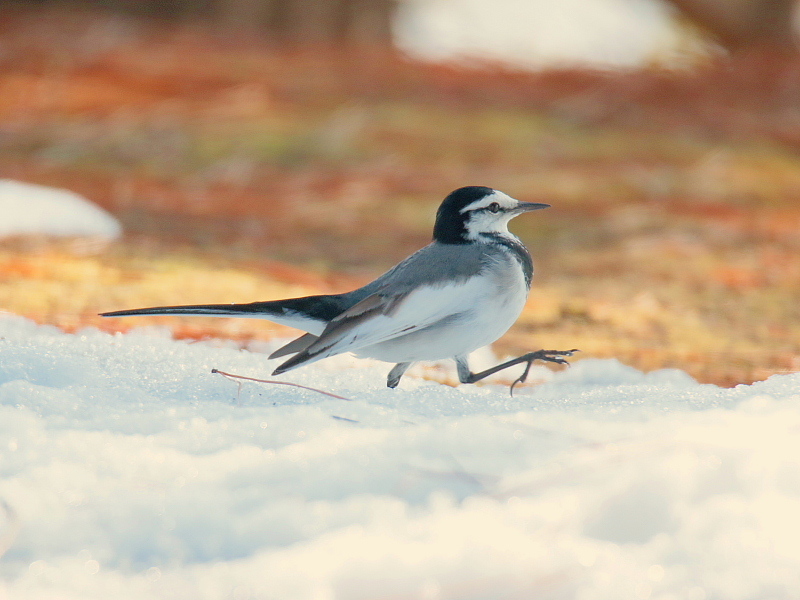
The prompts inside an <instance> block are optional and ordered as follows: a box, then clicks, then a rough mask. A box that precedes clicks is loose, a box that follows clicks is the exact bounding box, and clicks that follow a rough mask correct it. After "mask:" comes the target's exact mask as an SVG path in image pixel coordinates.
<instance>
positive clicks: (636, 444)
mask: <svg viewBox="0 0 800 600" xmlns="http://www.w3.org/2000/svg"><path fill="white" fill-rule="evenodd" d="M279 343H280V342H279V341H276V342H275V344H273V345H265V346H264V347H262V348H259V349H260V350H262V351H267V350H269V348H272V347H275V346H277V345H278V344H279ZM479 358H480V359H481V360H483V361H487V360H489V359H488V357H487V356H486V355H483V356H482V357H481V356H479ZM213 367H216V368H219V369H222V370H226V371H230V372H234V373H238V374H242V375H249V376H255V377H264V376H268V374H269V372H270V370H271V368H272V367H273V361H268V360H267V359H266V355H265V354H263V353H261V352H255V351H247V350H239V349H237V348H235V347H234V346H233V345H231V344H230V343H227V342H223V341H213V342H197V343H191V342H188V341H175V340H173V339H171V337H170V334H169V332H168V331H165V330H161V329H142V330H137V331H134V332H132V333H129V334H125V335H122V334H117V335H109V334H107V333H102V332H99V331H97V330H94V329H87V330H84V331H81V332H79V333H77V334H75V335H68V334H65V333H63V332H61V331H59V330H58V329H56V328H53V327H50V326H38V325H36V324H34V323H32V322H30V321H27V320H24V319H22V318H20V317H15V316H5V317H2V318H0V505H2V506H5V507H6V508H5V511H4V512H3V514H2V516H0V551H2V549H4V548H7V551H6V553H5V556H4V557H3V560H2V562H0V598H9V599H13V600H18V599H34V598H35V599H51V598H58V599H67V600H71V599H75V600H77V599H81V600H91V599H95V598H96V599H104V600H107V599H109V598H114V599H115V600H125V599H162V598H163V599H170V600H180V599H187V600H188V599H192V600H196V599H239V600H241V599H247V598H254V599H265V600H267V599H281V600H295V599H297V600H333V599H348V600H350V599H353V600H355V599H364V600H368V599H369V600H373V599H376V598H393V599H406V598H410V599H475V600H477V599H486V600H495V599H499V598H503V599H534V598H535V599H537V600H541V599H556V598H557V599H578V600H592V599H604V600H605V599H608V600H612V599H613V600H620V599H642V600H648V599H659V600H668V599H671V600H677V599H681V600H684V599H686V600H703V599H706V600H711V599H730V600H739V599H742V600H744V599H752V600H766V599H769V600H774V599H787V600H788V599H796V598H798V597H800V518H798V515H800V452H799V451H798V450H800V443H799V442H798V439H799V438H798V435H800V374H793V375H779V376H773V377H771V378H770V379H769V380H767V381H764V382H761V383H757V384H754V385H751V386H739V387H737V388H735V389H722V388H718V387H716V386H713V385H700V384H697V383H696V382H694V381H693V380H692V379H691V378H690V377H689V376H687V375H686V374H685V373H683V372H680V371H676V370H666V371H657V372H653V373H649V374H643V373H640V372H638V371H636V370H634V369H632V368H629V367H626V366H624V365H622V364H620V363H619V362H617V361H614V360H593V359H584V360H579V361H577V362H575V364H574V366H573V367H571V368H570V369H568V370H566V371H563V372H560V373H557V374H552V373H551V372H550V371H547V370H546V369H545V368H543V367H541V368H539V369H538V370H537V371H536V373H534V377H536V378H540V379H544V380H545V382H544V383H542V384H540V385H538V386H529V387H524V388H522V389H520V390H519V392H518V394H517V395H516V396H515V397H514V398H513V399H512V398H509V396H508V391H507V388H506V387H505V386H500V385H497V384H490V385H487V386H482V387H479V386H459V387H457V388H451V387H447V386H445V385H441V384H438V383H435V382H430V381H426V380H423V379H420V378H419V377H414V376H407V377H406V378H405V379H404V380H403V381H402V382H401V384H400V387H399V388H398V389H396V390H389V389H386V388H385V387H384V379H385V376H386V372H387V371H388V368H389V366H388V365H386V364H383V363H377V362H371V361H367V360H358V359H355V358H352V357H349V356H339V357H334V358H332V359H327V360H324V361H321V362H320V363H318V364H315V365H312V366H309V367H308V368H304V369H298V370H297V371H293V372H292V373H291V375H292V377H288V376H287V377H285V379H286V380H290V381H295V382H298V383H302V384H307V385H313V386H316V387H320V388H323V389H326V390H328V391H332V392H336V393H338V394H341V395H344V396H347V397H348V398H351V399H352V400H350V401H346V400H335V399H332V398H329V397H326V396H322V395H319V394H317V393H314V392H310V391H304V390H300V389H295V388H287V387H285V386H266V385H262V384H254V383H245V384H243V385H242V386H241V390H240V392H239V394H238V399H237V387H238V386H237V384H236V383H234V382H232V381H230V380H228V379H225V378H224V377H222V376H220V375H213V374H211V373H210V371H211V369H212V368H213ZM0 512H2V511H0Z"/></svg>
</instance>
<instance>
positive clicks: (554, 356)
mask: <svg viewBox="0 0 800 600" xmlns="http://www.w3.org/2000/svg"><path fill="white" fill-rule="evenodd" d="M575 352H578V350H577V349H573V350H537V351H536V352H528V353H527V354H523V355H522V356H520V357H517V358H512V359H511V360H507V361H506V362H504V363H500V364H499V365H496V366H494V367H491V368H489V369H486V370H485V371H481V372H480V373H473V372H472V371H470V370H469V364H468V363H467V359H466V357H464V356H459V357H456V366H457V367H458V380H459V381H460V382H461V383H475V382H476V381H480V380H481V379H484V378H485V377H488V376H489V375H493V374H495V373H497V372H498V371H502V370H503V369H507V368H508V367H513V366H514V365H519V364H522V363H528V364H527V366H526V367H525V371H523V372H522V375H520V376H519V377H518V378H517V379H516V381H514V383H512V384H511V395H512V396H513V395H514V386H515V385H517V384H518V383H522V382H524V381H525V380H526V379H527V378H528V372H530V370H531V365H532V364H533V361H535V360H543V361H546V362H554V363H558V364H560V365H567V364H569V363H568V362H567V361H566V360H564V358H563V357H564V356H572V355H573V354H574V353H575Z"/></svg>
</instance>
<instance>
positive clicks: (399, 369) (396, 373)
mask: <svg viewBox="0 0 800 600" xmlns="http://www.w3.org/2000/svg"><path fill="white" fill-rule="evenodd" d="M410 366H411V363H410V362H402V363H397V364H396V365H395V366H394V367H392V370H391V371H389V377H387V378H386V385H387V386H389V387H390V388H396V387H397V384H398V383H400V378H401V377H402V376H403V373H405V372H406V369H408V367H410Z"/></svg>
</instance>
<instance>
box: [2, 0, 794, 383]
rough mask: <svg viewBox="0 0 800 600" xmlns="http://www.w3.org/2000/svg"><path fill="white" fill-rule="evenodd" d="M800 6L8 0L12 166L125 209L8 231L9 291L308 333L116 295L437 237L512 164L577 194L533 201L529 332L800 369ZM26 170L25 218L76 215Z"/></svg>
mask: <svg viewBox="0 0 800 600" xmlns="http://www.w3.org/2000/svg"><path fill="white" fill-rule="evenodd" d="M797 14H798V11H797V6H796V4H795V2H794V1H793V0H671V1H666V0H562V1H560V2H558V3H554V2H551V1H549V0H172V1H169V2H167V1H163V0H162V1H155V0H153V1H149V0H96V1H88V0H84V1H67V0H59V1H55V0H53V1H46V0H28V1H21V0H20V1H8V0H6V1H2V2H0V179H7V180H15V181H21V182H29V183H35V184H40V185H46V186H53V187H56V188H64V189H68V190H71V191H73V192H76V193H78V194H80V195H81V196H83V197H84V198H86V199H88V200H89V201H91V202H92V203H94V204H96V205H97V206H99V207H101V208H102V209H104V210H105V211H107V212H108V213H110V214H111V215H112V216H113V217H114V218H115V219H116V220H117V221H118V222H119V223H120V225H121V227H122V234H121V235H119V236H106V237H105V238H103V239H100V238H99V237H98V236H94V237H92V236H90V237H88V238H87V237H86V236H85V235H81V236H76V235H59V236H54V235H51V234H50V233H48V232H50V230H48V228H47V227H42V228H41V230H40V231H39V232H38V233H36V234H33V235H31V234H30V233H28V234H26V235H21V234H19V232H15V230H14V229H13V228H11V230H10V232H8V233H6V234H5V235H3V234H2V229H0V308H1V309H3V310H6V311H9V312H13V313H16V314H21V315H24V316H27V317H29V318H32V319H34V320H35V321H37V322H40V323H49V324H54V325H57V326H59V327H62V328H64V329H66V330H70V331H75V330H79V329H80V328H81V327H84V326H87V325H91V326H97V327H101V328H103V329H106V330H109V331H112V330H125V329H127V328H130V327H134V326H141V325H143V324H153V325H155V324H158V325H163V326H168V327H170V328H171V329H173V331H174V332H175V334H176V335H177V336H180V337H189V338H203V337H225V338H230V339H233V340H235V341H236V342H237V343H239V344H241V345H242V346H243V347H246V346H247V344H248V343H250V342H251V341H253V340H260V339H266V338H269V337H273V336H276V335H285V334H288V332H289V330H287V329H282V328H280V327H278V326H275V325H272V324H269V323H262V322H254V321H246V320H219V319H177V318H175V319H167V318H158V319H156V318H151V319H136V320H116V321H115V320H102V319H100V318H98V317H97V316H96V313H97V312H100V311H106V310H115V309H122V308H133V307H139V306H152V305H160V304H189V303H216V302H249V301H254V300H266V299H273V298H279V297H284V296H288V295H302V294H310V293H325V292H338V291H344V290H346V289H349V288H351V286H356V285H359V284H361V283H364V282H366V281H368V280H370V279H371V278H373V277H374V276H376V275H378V274H379V273H381V272H382V271H384V270H385V269H386V268H388V267H390V266H391V265H393V264H394V263H395V262H396V261H398V260H400V259H402V258H403V257H405V256H406V255H407V254H409V253H410V252H412V251H414V250H416V249H417V248H419V247H421V246H423V245H424V244H426V243H427V242H428V241H429V239H430V230H431V227H432V224H433V218H434V214H435V210H436V207H437V206H438V204H439V202H440V201H441V199H442V198H443V197H444V196H445V195H446V194H447V193H449V192H450V191H451V190H453V189H455V188H457V187H460V186H463V185H487V186H491V187H495V188H498V189H501V190H503V191H505V192H506V193H508V194H510V195H512V196H514V197H516V198H519V199H521V200H528V201H546V202H548V203H550V204H552V205H553V208H551V209H549V210H548V211H544V212H542V213H536V214H535V215H530V216H529V217H525V218H523V219H517V220H516V221H515V222H514V224H513V225H512V229H513V230H514V231H515V233H517V234H518V235H519V236H520V237H521V238H522V239H523V241H524V242H525V243H526V244H527V246H528V247H529V249H530V250H531V253H532V254H533V257H534V263H535V266H536V276H535V278H534V286H533V290H532V292H531V298H530V301H529V303H528V306H527V308H526V310H525V312H524V314H523V316H522V317H521V319H520V320H519V322H518V323H517V325H516V326H515V327H514V328H513V329H512V330H511V332H509V334H508V335H506V336H505V337H504V338H503V339H502V340H501V341H500V342H499V343H498V344H497V345H496V351H497V352H498V353H499V354H500V355H504V354H512V353H518V352H522V351H528V350H533V349H538V348H541V347H545V348H572V347H577V348H580V349H581V350H582V351H583V353H584V354H583V355H584V356H592V357H615V358H619V359H620V360H621V361H623V362H625V363H626V364H630V365H633V366H635V367H637V368H640V369H645V370H650V369H655V368H662V367H679V368H682V369H685V370H686V371H688V372H689V373H690V374H691V375H693V376H694V377H696V378H697V379H698V380H700V381H704V382H713V383H717V384H721V385H735V384H737V383H747V382H751V381H754V380H759V379H764V378H766V377H768V376H769V375H771V374H773V373H780V372H789V371H795V370H797V369H798V368H800V252H799V250H800V204H799V203H798V199H800V55H798V49H797V45H796V42H797V35H796V31H797V21H798V19H797ZM8 194H10V195H9V196H8V198H7V200H6V203H5V204H3V203H2V202H0V206H3V207H4V209H3V210H4V212H6V215H5V216H4V215H0V222H1V221H2V220H3V219H10V218H11V216H10V215H12V214H17V215H18V214H19V213H20V212H21V211H23V212H24V211H26V210H27V211H35V210H42V211H43V212H45V213H48V214H49V210H45V209H41V208H38V207H39V205H38V204H36V203H35V202H34V201H32V200H30V198H28V197H27V196H24V195H20V194H17V195H14V194H13V193H11V192H8ZM14 203H16V204H14ZM9 207H10V208H9ZM15 207H16V208H15ZM45 216H46V215H45ZM59 218H60V217H59ZM101 237H102V236H101Z"/></svg>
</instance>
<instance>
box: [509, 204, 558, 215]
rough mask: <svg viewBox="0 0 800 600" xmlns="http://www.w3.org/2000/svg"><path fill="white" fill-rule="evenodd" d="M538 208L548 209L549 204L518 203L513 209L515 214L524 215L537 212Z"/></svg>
mask: <svg viewBox="0 0 800 600" xmlns="http://www.w3.org/2000/svg"><path fill="white" fill-rule="evenodd" d="M540 208H550V205H549V204H542V203H540V202H520V203H519V204H517V207H516V208H515V209H514V210H515V211H516V212H520V213H524V212H528V211H531V210H539V209H540Z"/></svg>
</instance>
